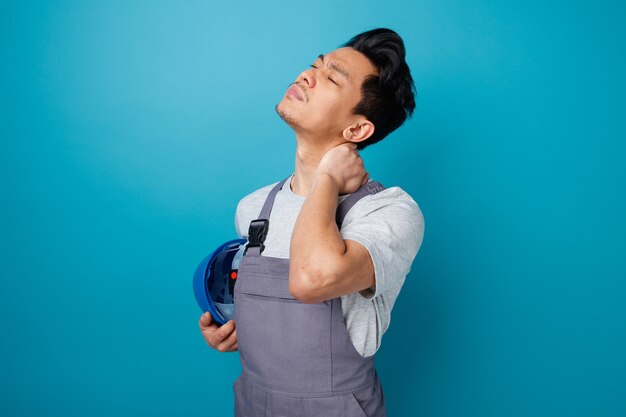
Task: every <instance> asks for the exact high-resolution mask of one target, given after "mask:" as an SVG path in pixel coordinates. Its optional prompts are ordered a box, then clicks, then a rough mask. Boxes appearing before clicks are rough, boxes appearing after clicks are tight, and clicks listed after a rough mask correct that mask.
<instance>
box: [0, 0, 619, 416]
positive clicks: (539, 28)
mask: <svg viewBox="0 0 626 417" xmlns="http://www.w3.org/2000/svg"><path fill="white" fill-rule="evenodd" d="M625 17H626V13H625V8H624V6H622V5H621V4H620V2H581V1H574V2H565V1H563V2H556V1H549V2H527V1H515V2H513V1H509V2H499V1H485V0H483V1H476V2H466V1H445V0H444V1H442V0H437V1H415V2H401V1H385V2H382V1H378V2H371V1H369V2H368V1H358V2H352V3H339V2H334V1H333V2H331V1H325V2H306V3H297V2H295V3H294V2H286V1H285V2H253V1H250V2H246V3H242V2H230V3H228V2H217V1H212V2H199V1H195V2H194V1H189V2H175V1H171V2H165V1H143V2H141V1H106V2H104V1H102V2H88V1H75V2H70V1H55V2H17V1H12V2H7V1H4V2H2V5H1V6H0V35H1V36H0V54H1V55H0V68H1V74H0V75H1V77H0V78H1V80H0V87H1V92H0V100H1V106H2V109H1V112H0V129H1V130H0V136H1V138H2V141H1V146H2V148H1V151H0V167H1V168H0V169H1V173H2V174H1V177H0V181H1V185H2V204H1V207H0V210H1V212H0V214H1V219H2V225H1V227H2V232H1V233H0V242H1V245H2V248H1V249H2V251H1V253H2V262H1V263H0V273H1V280H0V285H1V288H0V290H1V292H0V297H2V299H1V303H0V313H1V316H2V321H3V326H2V330H1V332H0V334H1V335H2V339H1V340H2V344H1V347H0V366H1V371H0V414H1V415H3V416H56V415H63V416H66V417H69V416H87V415H88V416H111V415H115V416H125V415H128V416H137V415H138V416H175V415H197V416H200V415H205V416H209V415H210V416H229V415H232V407H233V397H232V382H233V381H234V380H235V378H236V377H237V375H238V374H239V372H240V365H239V358H238V354H237V353H220V352H217V351H215V350H212V349H211V348H209V347H208V346H207V345H206V344H205V342H204V340H203V339H202V337H201V335H200V332H199V331H198V325H197V320H198V318H199V316H200V310H199V309H198V307H197V305H196V304H195V300H194V298H193V295H192V291H191V277H192V273H193V271H194V269H195V267H196V265H197V264H198V263H199V262H200V260H201V259H202V258H203V257H204V256H205V255H206V254H208V253H209V252H210V251H211V250H212V249H213V248H214V247H215V246H217V245H218V244H219V243H221V242H223V241H225V240H227V239H231V238H233V237H235V229H234V213H235V208H236V205H237V203H238V201H239V199H240V198H241V197H243V196H244V195H246V194H248V193H250V192H252V191H254V190H255V189H257V188H259V187H262V186H264V185H267V184H269V183H272V182H275V181H278V180H280V179H282V178H284V177H286V176H287V175H289V174H290V173H291V172H292V171H293V169H294V151H295V137H294V135H293V132H292V131H291V130H290V129H289V128H288V126H286V125H285V124H284V123H283V122H282V120H281V119H280V118H279V117H278V116H277V115H276V113H275V110H274V106H275V104H276V103H277V102H278V101H279V100H280V98H281V97H282V95H283V94H284V91H285V89H286V87H287V86H288V84H289V83H291V82H292V81H293V80H295V77H296V76H297V75H298V74H299V72H300V71H302V70H303V69H305V68H307V66H308V65H309V64H310V63H312V62H313V59H314V58H315V57H316V56H317V54H318V53H323V52H328V51H331V50H333V49H334V48H336V47H337V46H338V45H339V44H340V43H342V42H345V41H347V40H348V39H349V38H350V37H351V36H353V35H355V34H356V33H359V32H362V31H364V30H368V29H372V28H374V27H390V28H392V29H394V30H396V31H397V32H398V33H399V34H400V35H401V36H402V37H403V38H404V40H405V42H406V47H407V60H408V63H409V66H410V68H411V71H412V74H413V77H414V79H415V83H416V88H417V90H418V96H417V107H416V110H415V116H414V118H413V119H411V120H409V121H408V122H407V123H406V124H405V125H404V126H403V127H401V128H400V129H399V130H397V131H396V132H394V133H392V134H391V135H390V136H389V137H387V138H386V139H385V140H384V141H382V142H380V143H379V144H376V145H374V146H372V147H370V148H368V149H366V150H364V151H363V152H362V156H363V159H364V162H365V165H366V167H367V169H368V171H369V172H370V175H371V177H372V178H374V179H377V180H378V181H380V182H382V183H383V184H384V185H385V186H387V187H389V186H393V185H398V186H401V187H402V188H403V189H404V190H406V191H407V192H408V193H409V194H411V196H413V198H414V199H415V200H416V201H417V202H418V204H419V205H420V207H421V209H422V211H423V213H424V216H425V220H426V232H425V236H424V243H423V246H422V248H421V250H420V252H419V253H418V255H417V257H416V259H415V262H414V264H413V268H412V270H411V273H410V275H409V276H408V277H407V279H406V283H405V285H404V287H403V290H402V292H401V294H400V296H399V298H398V300H397V302H396V305H395V308H394V311H393V317H392V322H391V326H390V328H389V330H388V331H387V333H386V334H385V337H384V339H383V344H382V347H381V349H380V350H379V352H378V354H377V356H376V364H377V369H378V371H379V374H380V376H381V379H382V382H383V387H384V392H385V398H386V401H387V410H388V414H389V415H390V416H401V415H419V416H441V417H444V416H446V417H447V416H449V417H458V416H480V417H488V416H494V417H495V416H508V417H513V416H594V417H600V416H624V415H626V401H624V398H625V397H626V357H625V354H624V353H625V351H626V283H625V278H626V270H625V269H626V262H625V260H624V253H625V252H626V247H625V244H624V235H625V232H626V225H625V216H624V213H626V207H625V206H626V198H625V187H624V185H625V181H624V180H625V179H626V172H625V170H626V168H625V166H626V164H625V159H626V158H625V156H626V146H625V140H624V139H625V137H626V135H625V126H626V123H625V113H626V112H625V111H624V110H625V105H624V97H625V96H626V88H625V87H626V82H625V81H624V80H625V75H626V71H625V69H626V68H625V63H626V59H625V58H626V57H625V55H626V48H625V45H624V39H626V29H624V26H623V22H624V20H626V19H625Z"/></svg>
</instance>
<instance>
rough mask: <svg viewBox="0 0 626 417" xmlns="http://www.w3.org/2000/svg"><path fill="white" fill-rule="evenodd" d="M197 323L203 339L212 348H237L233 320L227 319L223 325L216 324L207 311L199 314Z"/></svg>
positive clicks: (234, 349)
mask: <svg viewBox="0 0 626 417" xmlns="http://www.w3.org/2000/svg"><path fill="white" fill-rule="evenodd" d="M198 325H199V326H200V331H201V332H202V336H203V337H204V340H205V341H206V342H207V344H208V345H209V346H211V347H212V348H213V349H216V350H219V351H220V352H235V351H236V350H237V329H236V328H235V321H234V320H229V321H227V322H226V323H224V325H222V326H218V325H217V324H216V323H213V318H212V317H211V313H209V312H208V311H207V312H206V313H204V314H203V315H202V316H200V320H198Z"/></svg>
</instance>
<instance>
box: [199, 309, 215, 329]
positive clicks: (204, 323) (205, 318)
mask: <svg viewBox="0 0 626 417" xmlns="http://www.w3.org/2000/svg"><path fill="white" fill-rule="evenodd" d="M212 321H213V318H212V317H211V313H209V312H208V311H206V312H205V313H204V314H203V315H201V316H200V320H198V325H199V326H200V328H201V329H202V328H206V327H208V325H209V324H211V322H212Z"/></svg>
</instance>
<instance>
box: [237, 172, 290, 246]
mask: <svg viewBox="0 0 626 417" xmlns="http://www.w3.org/2000/svg"><path fill="white" fill-rule="evenodd" d="M279 182H280V181H276V182H273V183H271V184H268V185H266V186H263V187H261V188H259V189H257V190H254V191H252V192H250V193H248V194H246V195H244V196H243V197H242V198H241V199H240V200H239V202H238V203H237V208H236V210H235V228H236V229H237V233H238V234H239V236H241V237H247V236H248V229H247V227H248V225H249V224H250V222H251V221H252V220H254V219H256V218H257V216H258V215H259V213H260V211H261V208H262V207H263V203H264V202H265V199H266V198H267V196H268V195H269V193H270V191H271V190H272V188H274V186H276V184H278V183H279Z"/></svg>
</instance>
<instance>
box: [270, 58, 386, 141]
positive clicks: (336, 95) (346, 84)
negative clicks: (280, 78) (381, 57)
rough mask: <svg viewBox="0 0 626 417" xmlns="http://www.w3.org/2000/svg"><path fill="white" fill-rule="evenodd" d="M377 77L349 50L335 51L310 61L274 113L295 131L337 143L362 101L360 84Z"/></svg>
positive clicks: (351, 121) (364, 59)
mask: <svg viewBox="0 0 626 417" xmlns="http://www.w3.org/2000/svg"><path fill="white" fill-rule="evenodd" d="M377 74H378V71H377V68H376V67H375V66H374V65H373V64H372V63H371V62H370V60H369V59H368V58H367V57H366V56H365V55H363V54H362V53H361V52H358V51H357V50H355V49H353V48H350V47H345V48H339V49H335V50H334V51H332V52H330V53H328V54H324V55H322V56H320V57H314V58H313V60H312V65H311V67H310V68H309V69H307V70H305V71H303V72H302V73H301V74H300V75H299V76H298V78H297V79H296V81H295V82H294V83H292V84H291V85H290V86H289V88H288V89H287V91H286V92H285V95H284V96H283V98H282V100H281V101H280V102H279V103H278V104H277V105H276V112H277V113H278V114H279V116H280V117H281V118H282V119H283V120H285V122H286V123H287V124H288V125H290V126H291V127H292V128H294V129H295V130H296V131H301V132H306V133H313V134H314V135H316V136H317V135H322V136H323V137H327V138H329V141H330V140H336V139H337V138H339V137H341V136H342V132H343V130H344V129H346V128H347V127H349V126H350V125H351V124H352V123H354V122H355V121H357V116H355V115H354V114H352V109H353V108H354V106H356V104H357V103H358V102H359V100H360V99H361V84H362V83H363V81H364V80H365V78H366V77H368V76H369V75H377ZM298 96H299V97H298ZM359 117H360V118H361V119H363V116H359Z"/></svg>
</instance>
